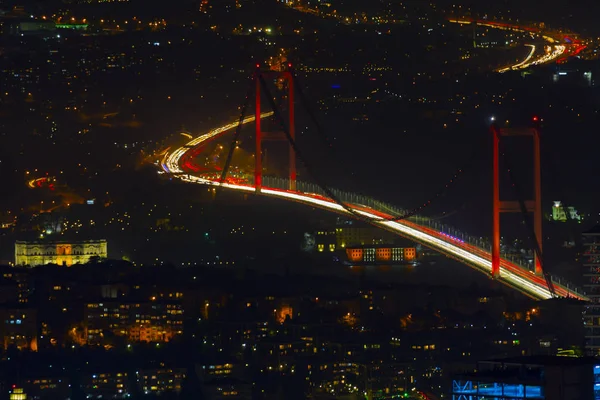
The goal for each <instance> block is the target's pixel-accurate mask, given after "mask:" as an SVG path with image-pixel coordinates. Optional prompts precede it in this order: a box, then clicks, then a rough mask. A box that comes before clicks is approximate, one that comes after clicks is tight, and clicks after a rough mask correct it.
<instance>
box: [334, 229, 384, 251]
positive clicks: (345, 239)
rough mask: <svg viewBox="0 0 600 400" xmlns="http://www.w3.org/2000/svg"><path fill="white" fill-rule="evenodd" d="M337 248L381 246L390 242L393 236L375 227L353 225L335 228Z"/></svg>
mask: <svg viewBox="0 0 600 400" xmlns="http://www.w3.org/2000/svg"><path fill="white" fill-rule="evenodd" d="M335 239H336V246H337V248H342V249H343V248H346V247H350V246H364V245H379V244H383V243H386V242H388V243H389V242H390V241H391V240H392V239H393V236H392V235H390V234H389V233H388V232H385V231H382V230H381V229H377V228H374V227H370V226H369V227H359V226H354V225H352V224H346V225H344V226H338V227H337V228H335Z"/></svg>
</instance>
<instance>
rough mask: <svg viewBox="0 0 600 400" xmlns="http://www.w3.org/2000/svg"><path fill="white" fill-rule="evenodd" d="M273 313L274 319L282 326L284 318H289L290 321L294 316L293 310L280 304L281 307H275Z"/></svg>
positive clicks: (286, 305)
mask: <svg viewBox="0 0 600 400" xmlns="http://www.w3.org/2000/svg"><path fill="white" fill-rule="evenodd" d="M274 311H275V318H276V319H277V322H279V323H280V324H283V323H284V322H285V320H286V318H288V317H289V318H290V319H292V317H293V316H294V309H293V308H292V306H290V305H288V304H282V305H281V306H279V307H277V308H276V309H275V310H274Z"/></svg>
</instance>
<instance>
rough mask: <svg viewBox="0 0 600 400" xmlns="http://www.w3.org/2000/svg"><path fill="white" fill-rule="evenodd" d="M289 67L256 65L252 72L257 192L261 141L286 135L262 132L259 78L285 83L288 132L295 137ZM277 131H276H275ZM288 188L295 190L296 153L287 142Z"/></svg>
mask: <svg viewBox="0 0 600 400" xmlns="http://www.w3.org/2000/svg"><path fill="white" fill-rule="evenodd" d="M288 67H289V68H290V69H288V70H287V71H272V70H269V71H263V70H261V69H260V66H259V65H257V66H256V72H255V74H254V84H255V85H256V90H255V94H256V97H255V107H254V116H255V119H254V128H255V137H256V150H255V160H254V162H255V164H254V187H255V188H256V191H257V192H260V191H261V189H262V171H263V166H262V142H264V141H268V140H282V141H283V140H285V141H287V137H286V136H285V135H283V134H280V135H277V134H273V133H272V132H263V131H262V128H261V123H260V110H261V99H262V96H261V94H262V88H261V82H260V78H261V77H263V78H269V79H278V80H281V81H282V83H285V84H287V85H282V86H287V103H288V122H289V126H288V129H289V133H290V136H291V138H292V140H295V139H296V129H295V126H294V125H295V115H294V78H293V76H292V71H291V65H288ZM276 133H277V132H276ZM289 182H290V186H289V190H296V153H295V151H294V149H293V147H292V145H291V144H289Z"/></svg>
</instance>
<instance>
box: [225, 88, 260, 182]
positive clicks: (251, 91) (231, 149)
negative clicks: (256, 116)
mask: <svg viewBox="0 0 600 400" xmlns="http://www.w3.org/2000/svg"><path fill="white" fill-rule="evenodd" d="M254 90H255V85H254V84H253V83H252V84H250V87H249V88H248V92H247V93H246V98H245V100H244V105H243V106H242V110H241V112H240V118H239V120H238V124H237V127H236V128H235V133H234V135H233V140H232V142H231V145H230V146H229V153H228V154H227V159H226V160H225V166H224V167H223V171H221V178H220V180H219V187H222V185H223V183H224V182H225V178H227V172H228V171H229V166H230V165H231V160H232V158H233V152H234V150H235V146H236V145H237V142H238V139H239V137H240V133H241V131H242V122H243V121H244V117H245V116H246V110H247V108H248V105H249V104H250V98H251V97H252V95H253V94H254Z"/></svg>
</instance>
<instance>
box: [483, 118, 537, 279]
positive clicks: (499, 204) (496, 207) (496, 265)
mask: <svg viewBox="0 0 600 400" xmlns="http://www.w3.org/2000/svg"><path fill="white" fill-rule="evenodd" d="M490 131H491V133H492V137H493V172H492V174H493V179H492V181H493V200H492V203H493V207H492V208H493V214H492V220H493V224H492V271H491V274H492V277H493V278H499V277H500V214H501V213H515V212H522V207H521V204H520V203H519V202H518V201H501V200H500V138H501V137H503V136H530V137H531V138H532V139H533V185H534V193H533V200H527V201H525V202H524V203H525V208H526V209H527V211H528V212H532V213H533V231H534V234H535V240H536V241H537V250H538V251H539V252H541V250H542V171H541V163H540V132H539V130H538V129H537V128H531V129H500V128H498V127H497V126H496V125H495V124H492V126H491V128H490ZM537 253H538V252H537V251H536V252H535V259H534V262H535V274H536V275H542V265H541V262H540V260H539V257H538V254H537Z"/></svg>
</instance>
